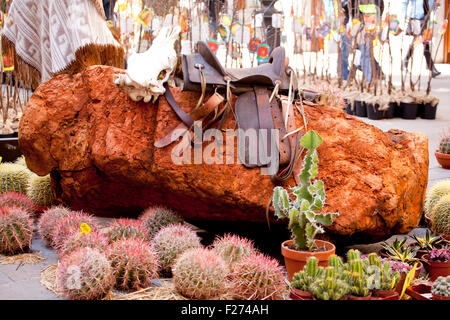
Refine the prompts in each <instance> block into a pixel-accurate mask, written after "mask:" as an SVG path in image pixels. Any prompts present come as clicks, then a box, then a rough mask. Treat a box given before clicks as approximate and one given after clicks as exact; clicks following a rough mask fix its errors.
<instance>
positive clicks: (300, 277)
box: [291, 257, 342, 291]
mask: <svg viewBox="0 0 450 320" xmlns="http://www.w3.org/2000/svg"><path fill="white" fill-rule="evenodd" d="M341 262H342V261H341ZM323 275H324V268H323V267H319V262H318V260H317V258H316V257H310V258H308V261H307V262H306V265H305V266H304V267H303V270H302V271H299V272H297V273H295V274H294V276H293V279H292V283H291V286H292V287H293V288H295V289H299V290H302V291H309V287H310V286H311V284H312V283H313V282H314V281H315V280H316V279H319V278H322V277H323Z"/></svg>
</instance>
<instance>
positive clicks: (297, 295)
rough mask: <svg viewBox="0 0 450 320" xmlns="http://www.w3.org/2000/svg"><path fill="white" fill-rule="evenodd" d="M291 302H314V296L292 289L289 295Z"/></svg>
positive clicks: (307, 292)
mask: <svg viewBox="0 0 450 320" xmlns="http://www.w3.org/2000/svg"><path fill="white" fill-rule="evenodd" d="M289 297H291V299H292V300H314V295H313V294H312V293H311V292H309V291H302V290H298V289H292V290H291V293H290V294H289Z"/></svg>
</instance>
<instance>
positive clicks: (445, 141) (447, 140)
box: [439, 133, 450, 154]
mask: <svg viewBox="0 0 450 320" xmlns="http://www.w3.org/2000/svg"><path fill="white" fill-rule="evenodd" d="M439 152H440V153H445V154H450V133H449V134H448V135H446V136H444V137H442V138H441V141H440V142H439Z"/></svg>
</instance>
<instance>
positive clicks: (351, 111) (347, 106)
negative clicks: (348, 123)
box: [344, 99, 353, 115]
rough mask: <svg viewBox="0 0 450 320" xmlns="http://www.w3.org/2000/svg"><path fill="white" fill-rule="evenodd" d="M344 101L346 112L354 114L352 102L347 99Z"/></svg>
mask: <svg viewBox="0 0 450 320" xmlns="http://www.w3.org/2000/svg"><path fill="white" fill-rule="evenodd" d="M344 101H345V112H346V113H348V114H350V115H353V110H352V104H351V103H350V102H349V101H348V100H347V99H344Z"/></svg>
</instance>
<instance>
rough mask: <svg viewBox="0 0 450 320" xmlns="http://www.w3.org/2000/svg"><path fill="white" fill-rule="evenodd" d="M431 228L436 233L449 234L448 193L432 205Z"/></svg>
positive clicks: (449, 210) (449, 208)
mask: <svg viewBox="0 0 450 320" xmlns="http://www.w3.org/2000/svg"><path fill="white" fill-rule="evenodd" d="M431 228H432V229H433V231H434V232H437V233H443V234H450V194H448V195H446V196H444V197H442V198H441V199H440V200H439V201H438V202H437V203H436V205H435V206H434V208H433V214H432V218H431Z"/></svg>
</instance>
